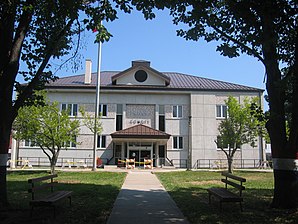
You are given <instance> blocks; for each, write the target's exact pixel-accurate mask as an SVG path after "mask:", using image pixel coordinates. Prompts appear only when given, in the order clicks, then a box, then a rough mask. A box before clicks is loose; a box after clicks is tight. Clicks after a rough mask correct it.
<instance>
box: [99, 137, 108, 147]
mask: <svg viewBox="0 0 298 224" xmlns="http://www.w3.org/2000/svg"><path fill="white" fill-rule="evenodd" d="M97 148H106V136H105V135H98V136H97Z"/></svg>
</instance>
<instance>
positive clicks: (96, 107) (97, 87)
mask: <svg viewBox="0 0 298 224" xmlns="http://www.w3.org/2000/svg"><path fill="white" fill-rule="evenodd" d="M97 57H98V60H97V82H96V99H95V116H94V142H93V167H92V171H96V149H97V129H98V127H97V117H98V114H99V92H100V66H101V41H100V40H99V42H98V55H97Z"/></svg>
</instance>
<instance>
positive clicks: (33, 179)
mask: <svg viewBox="0 0 298 224" xmlns="http://www.w3.org/2000/svg"><path fill="white" fill-rule="evenodd" d="M55 177H58V175H57V174H53V175H48V176H44V177H38V178H32V179H29V180H28V183H36V182H40V181H43V180H49V179H52V178H55Z"/></svg>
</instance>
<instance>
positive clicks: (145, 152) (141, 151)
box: [128, 142, 153, 166]
mask: <svg viewBox="0 0 298 224" xmlns="http://www.w3.org/2000/svg"><path fill="white" fill-rule="evenodd" d="M152 156H153V143H142V142H138V143H135V142H134V143H129V144H128V158H130V159H135V161H136V166H143V162H144V159H152Z"/></svg>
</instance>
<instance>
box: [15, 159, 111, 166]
mask: <svg viewBox="0 0 298 224" xmlns="http://www.w3.org/2000/svg"><path fill="white" fill-rule="evenodd" d="M18 160H20V161H21V160H28V161H29V162H30V164H31V165H32V166H33V167H36V166H37V167H48V166H50V161H49V159H48V158H46V157H19V159H18ZM101 160H102V162H103V164H106V163H107V161H108V159H107V158H101ZM70 164H72V166H79V165H80V164H84V165H85V167H92V166H93V158H73V157H59V158H58V160H57V163H56V167H68V166H69V165H70ZM18 165H19V164H16V166H18Z"/></svg>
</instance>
